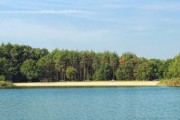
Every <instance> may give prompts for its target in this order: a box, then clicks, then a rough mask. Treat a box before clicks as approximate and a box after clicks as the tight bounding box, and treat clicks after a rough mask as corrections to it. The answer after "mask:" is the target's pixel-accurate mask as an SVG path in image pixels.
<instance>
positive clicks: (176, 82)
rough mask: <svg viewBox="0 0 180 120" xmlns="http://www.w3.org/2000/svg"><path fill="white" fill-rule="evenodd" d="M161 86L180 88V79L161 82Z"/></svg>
mask: <svg viewBox="0 0 180 120" xmlns="http://www.w3.org/2000/svg"><path fill="white" fill-rule="evenodd" d="M159 85H160V86H178V87H180V78H173V79H168V80H161V81H160V83H159Z"/></svg>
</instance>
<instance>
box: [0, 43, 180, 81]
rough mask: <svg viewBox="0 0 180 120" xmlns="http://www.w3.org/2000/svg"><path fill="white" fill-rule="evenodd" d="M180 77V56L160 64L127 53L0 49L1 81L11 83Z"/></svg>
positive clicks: (4, 47) (30, 48)
mask: <svg viewBox="0 0 180 120" xmlns="http://www.w3.org/2000/svg"><path fill="white" fill-rule="evenodd" d="M176 77H180V54H179V55H177V56H176V57H175V58H173V59H168V60H159V59H146V58H142V57H137V56H136V55H135V54H134V53H131V52H126V53H124V54H122V55H121V56H119V55H118V54H117V53H116V52H109V51H105V52H98V53H96V52H94V51H74V50H64V49H62V50H59V49H55V50H53V51H52V52H49V51H48V50H47V49H40V48H32V47H30V46H27V45H17V44H14V45H13V44H10V43H8V44H1V45H0V78H3V79H5V80H9V81H12V82H28V81H31V82H33V81H52V82H53V81H85V80H89V81H95V80H159V79H164V78H176Z"/></svg>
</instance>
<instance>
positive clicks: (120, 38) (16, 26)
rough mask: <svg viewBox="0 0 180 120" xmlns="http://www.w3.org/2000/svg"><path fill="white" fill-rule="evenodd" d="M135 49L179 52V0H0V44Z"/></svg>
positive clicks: (161, 54) (157, 54)
mask: <svg viewBox="0 0 180 120" xmlns="http://www.w3.org/2000/svg"><path fill="white" fill-rule="evenodd" d="M8 42H10V43H12V44H20V45H30V46H32V47H38V48H47V49H48V50H49V51H52V50H53V49H55V48H59V49H69V50H94V51H96V52H102V51H105V50H109V51H112V52H113V51H115V52H117V53H118V54H119V55H121V54H122V53H124V52H128V51H129V52H133V53H135V54H136V55H137V56H140V57H146V58H158V59H168V58H173V57H174V56H175V55H177V54H178V53H179V52H180V1H179V0H0V44H1V43H8Z"/></svg>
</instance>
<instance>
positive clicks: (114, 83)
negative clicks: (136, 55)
mask: <svg viewBox="0 0 180 120" xmlns="http://www.w3.org/2000/svg"><path fill="white" fill-rule="evenodd" d="M158 83H159V81H95V82H94V81H93V82H92V81H90V82H35V83H13V85H14V86H15V87H16V88H26V87H153V86H154V87H155V86H158Z"/></svg>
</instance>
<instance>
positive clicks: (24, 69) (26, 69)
mask: <svg viewBox="0 0 180 120" xmlns="http://www.w3.org/2000/svg"><path fill="white" fill-rule="evenodd" d="M20 70H21V73H22V74H23V75H25V76H26V77H27V78H28V79H29V80H30V81H31V80H32V79H34V78H37V77H38V72H37V66H36V61H34V60H32V59H29V60H26V61H24V62H23V64H22V66H21V68H20Z"/></svg>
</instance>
